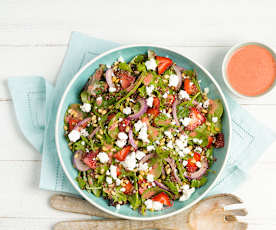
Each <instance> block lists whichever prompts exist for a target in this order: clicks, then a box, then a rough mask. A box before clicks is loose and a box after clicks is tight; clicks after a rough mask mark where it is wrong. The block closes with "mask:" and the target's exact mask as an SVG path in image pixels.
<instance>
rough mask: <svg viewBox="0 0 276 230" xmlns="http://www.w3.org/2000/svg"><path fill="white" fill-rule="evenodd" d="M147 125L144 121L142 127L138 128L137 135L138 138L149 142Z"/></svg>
mask: <svg viewBox="0 0 276 230" xmlns="http://www.w3.org/2000/svg"><path fill="white" fill-rule="evenodd" d="M147 132H148V127H147V124H146V123H143V126H142V128H141V129H140V132H139V135H138V139H140V140H142V141H144V142H146V143H149V139H148V133H147Z"/></svg>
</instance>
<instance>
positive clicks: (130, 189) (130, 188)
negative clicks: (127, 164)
mask: <svg viewBox="0 0 276 230" xmlns="http://www.w3.org/2000/svg"><path fill="white" fill-rule="evenodd" d="M124 188H125V189H126V190H125V191H124V193H125V194H130V193H131V192H132V191H133V188H134V187H133V185H132V184H131V183H130V182H129V181H128V182H127V183H126V185H125V186H124Z"/></svg>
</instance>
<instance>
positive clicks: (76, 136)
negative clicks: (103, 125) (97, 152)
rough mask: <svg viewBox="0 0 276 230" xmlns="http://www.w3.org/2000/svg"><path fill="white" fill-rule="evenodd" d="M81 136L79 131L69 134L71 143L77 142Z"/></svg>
mask: <svg viewBox="0 0 276 230" xmlns="http://www.w3.org/2000/svg"><path fill="white" fill-rule="evenodd" d="M80 136H81V134H80V132H79V131H78V130H72V131H71V132H70V133H69V135H68V138H69V140H70V141H72V142H76V141H77V140H79V139H80Z"/></svg>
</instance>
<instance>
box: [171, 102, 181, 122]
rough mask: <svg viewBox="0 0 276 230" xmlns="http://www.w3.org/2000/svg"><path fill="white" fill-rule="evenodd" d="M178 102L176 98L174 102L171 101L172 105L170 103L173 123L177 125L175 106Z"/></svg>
mask: <svg viewBox="0 0 276 230" xmlns="http://www.w3.org/2000/svg"><path fill="white" fill-rule="evenodd" d="M177 104H178V100H177V99H176V100H175V101H174V102H173V105H172V113H173V119H174V120H175V123H176V125H177V126H180V123H179V121H178V118H177V112H176V106H177Z"/></svg>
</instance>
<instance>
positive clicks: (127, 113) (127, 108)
mask: <svg viewBox="0 0 276 230" xmlns="http://www.w3.org/2000/svg"><path fill="white" fill-rule="evenodd" d="M123 113H124V114H126V115H129V114H131V108H130V107H125V108H124V109H123Z"/></svg>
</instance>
